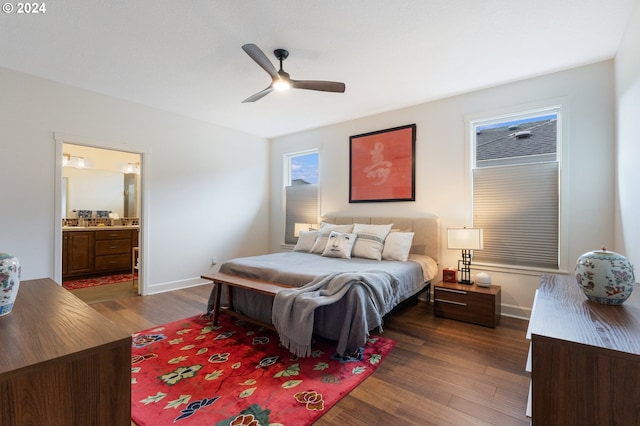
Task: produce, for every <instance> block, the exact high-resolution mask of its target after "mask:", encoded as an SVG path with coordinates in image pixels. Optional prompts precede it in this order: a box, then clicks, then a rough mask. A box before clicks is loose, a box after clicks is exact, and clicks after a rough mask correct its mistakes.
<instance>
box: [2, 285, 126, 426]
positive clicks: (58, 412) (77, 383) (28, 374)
mask: <svg viewBox="0 0 640 426" xmlns="http://www.w3.org/2000/svg"><path fill="white" fill-rule="evenodd" d="M0 395H1V398H0V424H2V425H7V426H9V425H20V426H27V425H34V426H36V425H37V426H41V425H47V426H56V425H65V426H68V425H92V426H96V425H105V426H106V425H109V426H114V425H126V426H129V425H130V424H131V336H130V335H129V334H128V333H125V332H124V331H122V330H120V329H119V328H117V327H116V326H115V325H114V324H113V323H111V322H110V321H109V320H107V319H106V318H104V317H103V316H102V315H100V314H99V313H98V312H97V311H95V310H94V309H92V308H91V307H90V306H88V305H87V304H85V303H84V302H83V301H81V300H80V299H78V298H77V297H76V296H74V295H73V294H71V293H70V292H68V291H67V290H65V289H63V288H62V287H60V286H59V285H57V284H56V283H55V282H54V281H52V280H50V279H48V278H46V279H37V280H28V281H23V282H22V283H20V289H19V292H18V297H17V299H16V302H15V305H14V307H13V310H12V311H11V313H10V314H8V315H6V316H3V317H0Z"/></svg>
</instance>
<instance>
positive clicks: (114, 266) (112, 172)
mask: <svg viewBox="0 0 640 426" xmlns="http://www.w3.org/2000/svg"><path fill="white" fill-rule="evenodd" d="M68 140H69V139H67V138H64V139H63V140H59V139H58V138H56V142H57V145H56V150H57V151H59V152H60V157H61V161H60V166H59V167H57V169H59V170H57V172H56V174H57V175H58V176H59V181H58V182H59V187H60V189H59V191H56V192H57V194H58V196H57V197H56V204H58V203H59V206H58V208H56V210H57V211H58V212H59V215H60V217H59V221H58V220H57V222H58V223H59V224H60V234H59V237H58V238H59V240H58V238H57V241H59V244H56V247H57V248H58V250H59V253H57V254H56V262H59V264H58V265H57V266H56V278H58V277H59V278H58V279H59V280H58V279H57V281H58V282H59V283H61V285H62V286H63V287H64V288H67V289H68V290H69V291H71V292H73V293H74V294H75V295H76V296H78V297H79V298H81V299H82V300H84V301H85V302H87V303H96V302H103V301H107V300H114V299H119V298H123V297H130V296H134V295H139V294H142V290H143V289H142V280H141V277H142V275H143V271H141V268H140V265H141V263H140V261H139V259H140V254H141V253H142V251H143V249H142V245H143V244H142V238H141V236H142V234H143V232H142V226H143V224H144V221H143V220H141V212H142V210H143V209H142V199H143V198H142V196H141V193H142V190H141V189H142V173H141V171H142V157H143V154H141V153H136V152H129V151H126V150H120V149H113V148H111V147H109V148H105V147H102V146H101V147H98V146H94V145H86V144H83V143H77V142H75V141H74V142H68ZM58 274H59V275H58Z"/></svg>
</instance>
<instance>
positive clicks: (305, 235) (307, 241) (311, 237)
mask: <svg viewBox="0 0 640 426" xmlns="http://www.w3.org/2000/svg"><path fill="white" fill-rule="evenodd" d="M317 236H318V231H300V236H298V242H297V243H296V246H295V247H294V248H293V251H306V252H309V251H311V247H313V243H315V242H316V237H317Z"/></svg>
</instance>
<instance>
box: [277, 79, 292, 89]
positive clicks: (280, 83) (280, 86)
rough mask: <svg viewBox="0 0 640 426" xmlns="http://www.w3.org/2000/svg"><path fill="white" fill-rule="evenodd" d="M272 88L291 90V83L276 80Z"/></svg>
mask: <svg viewBox="0 0 640 426" xmlns="http://www.w3.org/2000/svg"><path fill="white" fill-rule="evenodd" d="M273 88H274V89H275V90H289V89H291V82H289V81H287V80H276V81H274V82H273Z"/></svg>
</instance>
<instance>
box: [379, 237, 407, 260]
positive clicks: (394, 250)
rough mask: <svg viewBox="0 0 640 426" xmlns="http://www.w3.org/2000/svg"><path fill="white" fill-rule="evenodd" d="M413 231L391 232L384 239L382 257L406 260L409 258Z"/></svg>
mask: <svg viewBox="0 0 640 426" xmlns="http://www.w3.org/2000/svg"><path fill="white" fill-rule="evenodd" d="M413 235H414V233H413V232H390V233H389V235H387V239H386V240H385V241H384V249H383V250H382V258H383V259H384V260H400V261H402V262H406V261H407V259H408V258H409V251H410V250H411V243H412V242H413Z"/></svg>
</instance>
